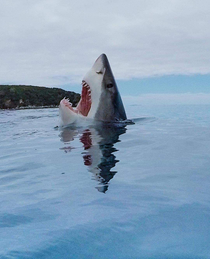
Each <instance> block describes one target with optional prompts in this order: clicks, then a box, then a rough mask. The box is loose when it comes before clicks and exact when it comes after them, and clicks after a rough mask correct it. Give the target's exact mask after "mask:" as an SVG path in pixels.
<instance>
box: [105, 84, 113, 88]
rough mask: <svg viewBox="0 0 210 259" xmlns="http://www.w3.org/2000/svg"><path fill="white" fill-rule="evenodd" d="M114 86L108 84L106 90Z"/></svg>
mask: <svg viewBox="0 0 210 259" xmlns="http://www.w3.org/2000/svg"><path fill="white" fill-rule="evenodd" d="M113 86H114V85H113V84H108V85H107V86H106V87H107V88H112V87H113Z"/></svg>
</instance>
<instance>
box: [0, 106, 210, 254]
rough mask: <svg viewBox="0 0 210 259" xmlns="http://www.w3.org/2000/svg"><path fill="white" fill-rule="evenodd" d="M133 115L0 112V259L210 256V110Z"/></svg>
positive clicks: (143, 110)
mask: <svg viewBox="0 0 210 259" xmlns="http://www.w3.org/2000/svg"><path fill="white" fill-rule="evenodd" d="M126 111H127V114H128V117H129V118H135V119H134V121H135V125H128V126H127V127H126V128H120V129H119V128H112V127H111V128H110V127H103V128H100V127H99V128H98V127H95V126H89V127H85V126H83V127H79V128H73V127H71V128H67V129H59V128H55V126H56V125H58V110H57V109H38V110H16V111H0V143H1V152H0V258H2V259H6V258H49V259H52V258H96V259H97V258H103V259H107V258H109V259H112V258H125V259H127V258H163V259H165V258H169V259H170V258H193V259H197V258H210V245H209V244H210V120H209V118H210V105H152V104H150V105H138V104H135V103H134V104H132V105H127V106H126Z"/></svg>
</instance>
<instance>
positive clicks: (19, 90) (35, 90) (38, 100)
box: [0, 85, 80, 110]
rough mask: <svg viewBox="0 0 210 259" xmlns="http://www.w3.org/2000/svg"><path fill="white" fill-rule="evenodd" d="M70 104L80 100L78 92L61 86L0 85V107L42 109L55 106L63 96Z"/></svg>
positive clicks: (74, 104)
mask: <svg viewBox="0 0 210 259" xmlns="http://www.w3.org/2000/svg"><path fill="white" fill-rule="evenodd" d="M64 97H65V98H68V99H69V100H70V102H71V103H72V106H76V105H77V103H78V102H79V100H80V94H78V93H75V92H72V91H65V90H63V89H61V88H47V87H43V86H31V85H0V109H1V110H11V109H16V110H21V109H44V108H57V107H58V106H59V103H60V101H61V100H62V99H63V98H64Z"/></svg>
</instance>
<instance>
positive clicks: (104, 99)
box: [59, 54, 127, 126]
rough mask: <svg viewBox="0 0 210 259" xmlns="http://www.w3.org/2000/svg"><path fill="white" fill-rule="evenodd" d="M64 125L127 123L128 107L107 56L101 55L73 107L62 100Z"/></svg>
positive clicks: (85, 79) (68, 102) (61, 114)
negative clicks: (125, 104)
mask: <svg viewBox="0 0 210 259" xmlns="http://www.w3.org/2000/svg"><path fill="white" fill-rule="evenodd" d="M59 114H60V118H61V125H62V126H66V125H70V124H73V123H76V122H78V121H79V120H83V119H86V120H87V119H92V120H94V121H101V122H111V123H112V122H122V121H126V120H127V116H126V112H125V108H124V105H123V102H122V99H121V96H120V93H119V90H118V87H117V84H116V81H115V78H114V75H113V73H112V70H111V66H110V64H109V61H108V58H107V56H106V54H101V55H100V56H99V57H98V58H97V59H96V61H95V63H94V64H93V66H92V68H91V69H90V70H89V71H88V72H87V74H86V75H85V76H84V78H83V80H82V92H81V98H80V101H79V103H78V105H77V106H76V107H72V104H71V103H70V101H69V100H68V99H66V98H64V99H62V100H61V101H60V105H59Z"/></svg>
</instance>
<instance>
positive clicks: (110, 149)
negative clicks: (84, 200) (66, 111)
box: [61, 124, 126, 193]
mask: <svg viewBox="0 0 210 259" xmlns="http://www.w3.org/2000/svg"><path fill="white" fill-rule="evenodd" d="M125 132H126V127H125V126H122V127H116V126H114V125H113V124H103V125H100V126H97V127H88V128H87V129H85V130H83V131H82V132H81V134H80V133H79V132H78V130H76V129H71V128H64V129H62V132H61V140H62V141H63V142H65V143H66V142H70V141H73V140H74V137H76V136H77V135H79V139H80V141H81V143H82V144H83V147H84V152H82V156H83V159H84V165H85V166H87V167H88V171H89V172H91V173H92V175H93V177H94V179H95V180H96V181H98V182H99V185H98V186H97V187H96V189H97V190H98V191H99V192H103V193H105V192H106V191H107V190H108V185H109V181H110V180H111V179H112V178H113V177H114V175H115V174H116V173H117V171H113V170H112V168H113V167H115V165H116V163H117V162H119V160H117V159H116V156H115V154H114V153H115V152H116V151H118V150H117V149H116V148H115V147H114V144H115V143H117V142H120V140H119V136H120V135H121V134H124V133H125ZM66 149H67V150H69V151H70V150H71V149H72V148H71V147H67V148H65V152H67V151H66Z"/></svg>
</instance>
